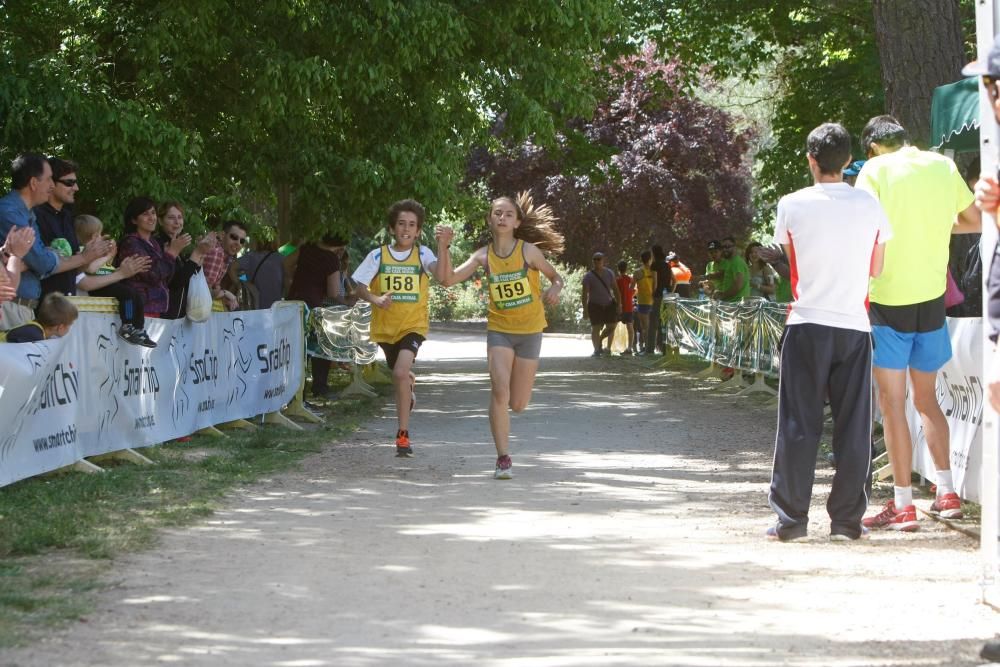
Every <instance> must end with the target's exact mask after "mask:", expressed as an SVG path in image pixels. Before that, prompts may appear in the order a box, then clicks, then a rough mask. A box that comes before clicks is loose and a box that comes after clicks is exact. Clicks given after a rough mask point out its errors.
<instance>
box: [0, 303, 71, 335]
mask: <svg viewBox="0 0 1000 667" xmlns="http://www.w3.org/2000/svg"><path fill="white" fill-rule="evenodd" d="M78 316H79V313H78V312H77V310H76V306H74V305H73V302H71V301H70V300H69V299H67V298H66V297H65V296H63V295H62V294H60V293H59V292H52V293H51V294H47V295H46V296H45V298H43V299H42V302H41V303H40V304H39V305H38V314H37V315H36V317H35V319H33V320H29V321H28V322H25V323H24V324H22V325H21V326H19V327H15V328H13V329H11V330H10V331H8V332H7V342H8V343H37V342H38V341H42V340H46V339H49V338H62V337H63V336H65V335H66V334H68V333H69V329H70V327H71V326H73V323H74V322H76V318H77V317H78Z"/></svg>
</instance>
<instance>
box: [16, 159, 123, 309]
mask: <svg viewBox="0 0 1000 667" xmlns="http://www.w3.org/2000/svg"><path fill="white" fill-rule="evenodd" d="M11 188H12V189H11V191H10V192H9V193H7V195H6V196H4V197H3V198H2V199H0V238H2V239H4V240H6V238H7V235H8V233H9V232H10V231H11V230H12V229H15V228H19V227H30V228H31V229H32V231H33V232H34V241H33V243H32V245H31V248H30V249H29V250H28V251H27V252H26V253H25V254H24V256H23V257H22V260H23V262H24V265H23V266H21V269H22V270H21V277H20V282H19V284H18V286H17V294H16V295H15V296H14V298H13V299H11V300H10V301H7V302H4V303H2V304H0V327H3V328H4V329H12V328H14V327H16V326H20V325H21V324H25V323H27V322H29V321H31V319H32V317H34V309H35V308H36V307H37V306H38V299H39V298H40V297H41V295H42V284H41V281H42V279H43V278H47V277H48V276H50V275H52V274H53V273H61V272H63V271H70V270H73V269H78V268H80V267H81V266H83V265H84V264H89V263H90V262H92V261H94V260H95V259H97V258H98V257H101V256H102V255H104V254H106V253H107V252H108V250H109V249H110V248H111V244H110V243H109V242H107V241H106V240H104V239H100V240H98V241H95V242H94V243H93V244H91V245H92V247H89V248H85V249H84V251H83V252H82V253H81V254H79V255H73V256H72V257H60V256H59V254H58V253H56V252H54V251H53V250H50V249H49V248H47V247H45V243H44V242H43V241H42V238H41V234H40V233H39V231H38V224H37V222H36V219H35V213H34V211H33V209H34V207H35V206H38V205H40V204H43V203H45V202H46V201H48V199H49V195H51V194H52V189H53V185H52V169H51V167H50V166H49V161H48V160H46V159H45V158H44V157H42V156H41V155H38V154H37V153H24V154H23V155H19V156H18V157H17V158H15V159H14V161H13V162H12V163H11ZM19 266H20V265H19Z"/></svg>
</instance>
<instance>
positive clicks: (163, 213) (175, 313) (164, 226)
mask: <svg viewBox="0 0 1000 667" xmlns="http://www.w3.org/2000/svg"><path fill="white" fill-rule="evenodd" d="M156 213H157V217H158V218H159V223H160V229H159V231H158V232H156V240H157V242H159V244H160V246H161V247H162V248H167V246H169V245H170V244H171V243H172V242H173V241H174V240H175V239H178V243H180V242H184V241H187V242H188V243H190V240H191V236H190V235H189V234H185V233H184V207H183V206H182V205H181V203H180V202H178V201H165V202H163V203H162V204H160V205H159V207H157V209H156ZM216 243H217V240H216V234H215V232H208V233H207V234H205V235H204V236H202V237H201V238H200V239H199V240H198V243H197V245H195V247H194V249H193V250H192V251H191V255H190V256H188V257H185V256H184V255H182V254H179V255H177V258H176V259H175V260H174V272H173V274H172V275H171V276H170V282H169V283H167V289H168V291H169V302H168V304H167V310H166V311H165V312H164V313H163V315H161V317H163V318H164V319H168V320H176V319H179V318H181V317H184V316H185V315H187V291H188V285H189V284H190V283H191V276H193V275H194V274H196V273H198V272H199V271H201V265H202V262H204V261H205V254H206V253H208V251H209V250H211V249H212V248H213V247H215V244H216Z"/></svg>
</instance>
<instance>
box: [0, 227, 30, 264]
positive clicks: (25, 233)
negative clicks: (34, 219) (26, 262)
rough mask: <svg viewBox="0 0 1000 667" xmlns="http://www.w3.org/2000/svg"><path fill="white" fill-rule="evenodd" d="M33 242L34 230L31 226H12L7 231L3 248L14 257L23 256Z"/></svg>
mask: <svg viewBox="0 0 1000 667" xmlns="http://www.w3.org/2000/svg"><path fill="white" fill-rule="evenodd" d="M34 244H35V230H34V229H33V228H31V227H14V228H12V229H11V230H10V231H9V232H7V241H6V243H4V248H6V249H7V252H9V253H10V254H12V255H14V256H15V257H24V256H25V255H27V254H28V251H29V250H31V246H33V245H34Z"/></svg>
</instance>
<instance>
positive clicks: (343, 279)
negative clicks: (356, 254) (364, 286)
mask: <svg viewBox="0 0 1000 667" xmlns="http://www.w3.org/2000/svg"><path fill="white" fill-rule="evenodd" d="M334 282H335V283H336V287H337V293H336V294H334V295H333V302H334V303H339V304H340V305H342V306H354V304H356V303H357V302H358V296H357V294H356V293H355V290H356V289H357V286H358V284H357V283H356V282H354V279H353V278H352V277H351V254H350V253H349V252H348V251H347V249H346V248H345V249H344V252H343V253H341V255H340V270H339V271H337V273H335V274H334Z"/></svg>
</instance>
